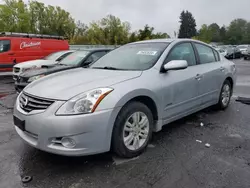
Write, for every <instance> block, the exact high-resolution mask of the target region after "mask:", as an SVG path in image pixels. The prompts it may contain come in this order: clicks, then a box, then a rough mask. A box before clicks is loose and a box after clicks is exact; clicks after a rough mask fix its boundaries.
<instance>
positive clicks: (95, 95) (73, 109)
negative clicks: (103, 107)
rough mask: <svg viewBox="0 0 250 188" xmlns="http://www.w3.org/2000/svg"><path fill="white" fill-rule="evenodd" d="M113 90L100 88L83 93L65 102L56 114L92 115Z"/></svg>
mask: <svg viewBox="0 0 250 188" xmlns="http://www.w3.org/2000/svg"><path fill="white" fill-rule="evenodd" d="M112 91H113V89H112V88H98V89H94V90H91V91H88V92H85V93H81V94H79V95H77V96H75V97H73V98H72V99H70V100H69V101H67V102H65V103H64V104H63V105H62V106H61V107H60V108H59V109H58V111H57V112H56V115H77V114H86V113H92V112H94V111H95V109H96V108H97V106H98V105H99V104H100V102H101V101H102V100H103V99H104V97H106V96H107V95H108V94H109V93H110V92H112Z"/></svg>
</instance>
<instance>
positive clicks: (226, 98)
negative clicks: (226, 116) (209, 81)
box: [216, 80, 232, 110]
mask: <svg viewBox="0 0 250 188" xmlns="http://www.w3.org/2000/svg"><path fill="white" fill-rule="evenodd" d="M231 96H232V85H231V83H230V82H229V80H225V82H224V83H223V86H222V88H221V92H220V98H219V102H218V103H217V104H216V108H217V109H218V110H225V109H227V108H228V106H229V104H230V101H231Z"/></svg>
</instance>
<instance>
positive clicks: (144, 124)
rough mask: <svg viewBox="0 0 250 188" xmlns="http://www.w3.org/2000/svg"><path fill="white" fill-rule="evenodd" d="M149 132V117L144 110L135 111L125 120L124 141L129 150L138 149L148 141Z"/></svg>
mask: <svg viewBox="0 0 250 188" xmlns="http://www.w3.org/2000/svg"><path fill="white" fill-rule="evenodd" d="M148 133H149V120H148V117H147V116H146V115H145V114H144V113H143V112H135V113H133V114H132V115H131V116H130V117H129V118H128V119H127V121H126V122H125V125H124V129H123V142H124V144H125V146H126V147H127V148H128V149H129V150H132V151H134V150H138V149H140V148H141V147H142V146H143V144H144V143H145V142H146V140H147V138H148Z"/></svg>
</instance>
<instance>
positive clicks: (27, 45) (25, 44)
mask: <svg viewBox="0 0 250 188" xmlns="http://www.w3.org/2000/svg"><path fill="white" fill-rule="evenodd" d="M34 46H41V42H29V43H28V42H22V43H21V44H20V49H21V50H22V49H24V48H30V47H34Z"/></svg>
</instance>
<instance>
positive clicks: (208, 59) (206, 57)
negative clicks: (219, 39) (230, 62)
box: [194, 43, 216, 64]
mask: <svg viewBox="0 0 250 188" xmlns="http://www.w3.org/2000/svg"><path fill="white" fill-rule="evenodd" d="M194 45H195V47H196V49H197V52H198V55H199V58H200V63H201V64H206V63H212V62H216V59H215V55H214V53H213V49H212V48H210V47H208V46H205V45H203V44H198V43H194Z"/></svg>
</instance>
